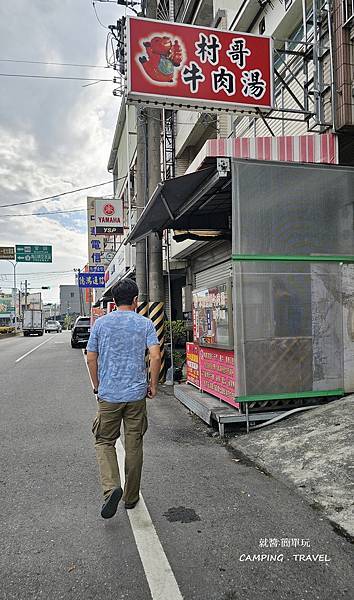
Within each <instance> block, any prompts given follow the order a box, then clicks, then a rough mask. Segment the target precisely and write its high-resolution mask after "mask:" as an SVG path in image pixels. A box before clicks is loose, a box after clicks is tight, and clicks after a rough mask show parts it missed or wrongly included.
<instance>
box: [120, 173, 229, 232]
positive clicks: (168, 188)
mask: <svg viewBox="0 0 354 600" xmlns="http://www.w3.org/2000/svg"><path fill="white" fill-rule="evenodd" d="M230 189H231V180H230V177H229V176H226V177H225V175H224V174H220V173H219V172H218V171H216V169H215V167H209V168H207V169H203V170H200V171H196V172H195V173H189V174H188V175H182V176H181V177H175V178H174V179H169V180H167V181H165V182H164V183H160V184H159V185H158V186H157V188H156V190H155V191H154V193H153V195H152V196H151V198H150V200H149V202H148V204H147V205H146V207H145V208H144V211H143V212H142V214H141V215H140V218H139V219H138V222H137V223H136V225H135V227H134V229H133V231H132V232H131V234H130V235H129V237H128V238H127V240H126V243H134V242H138V241H139V240H142V239H144V238H145V237H146V236H148V235H149V234H150V233H154V232H162V231H163V230H164V229H202V230H206V229H213V230H215V229H218V230H220V231H226V230H229V215H230V213H231V191H230Z"/></svg>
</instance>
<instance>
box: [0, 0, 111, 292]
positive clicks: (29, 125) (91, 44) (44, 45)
mask: <svg viewBox="0 0 354 600" xmlns="http://www.w3.org/2000/svg"><path fill="white" fill-rule="evenodd" d="M10 4H11V6H10ZM101 8H102V10H100V9H101ZM103 9H104V10H103ZM98 10H100V16H101V18H102V20H103V21H104V22H106V23H111V22H115V21H116V20H117V18H119V16H120V14H121V11H122V9H121V8H118V7H117V6H114V5H109V6H104V5H103V4H102V5H101V6H100V7H98ZM0 20H1V23H2V37H1V40H0V57H5V58H6V57H8V58H17V59H27V60H46V61H55V62H72V63H73V62H74V63H85V64H102V65H103V64H105V60H104V47H105V38H106V31H105V30H104V29H103V28H101V27H100V26H99V25H98V23H97V21H96V19H95V16H94V14H93V11H92V4H91V1H90V0H87V1H86V0H75V1H74V2H73V1H72V0H52V1H51V2H47V0H31V2H30V3H28V2H27V1H26V2H25V1H24V0H12V2H11V3H2V5H1V7H0ZM19 24H20V25H19ZM0 64H1V72H7V73H32V74H33V73H37V74H51V75H68V76H87V77H88V76H89V77H96V76H97V77H102V78H105V79H106V78H107V79H110V78H113V75H114V72H113V71H112V70H108V69H106V70H102V71H101V70H94V71H93V70H90V69H78V68H75V69H74V68H72V69H69V68H67V67H66V68H63V67H55V68H54V67H50V66H40V65H23V64H16V63H0ZM1 84H2V94H1V96H0V205H4V204H9V203H14V202H16V203H23V202H25V201H28V200H33V199H36V198H40V197H43V196H49V195H54V194H57V193H60V192H65V191H69V190H71V189H73V186H74V187H84V186H88V185H93V184H95V183H98V182H100V181H105V180H109V179H110V175H108V173H107V171H106V165H107V162H108V157H109V151H110V147H111V143H112V138H113V133H114V127H115V122H116V118H117V112H118V108H119V103H118V102H117V98H115V97H114V96H113V95H112V89H113V84H110V83H99V84H97V85H93V86H89V87H82V84H84V82H80V81H54V80H32V79H15V78H11V79H10V78H9V79H6V78H1ZM111 192H112V187H111V186H105V187H103V188H97V190H95V194H97V195H99V194H100V193H102V194H109V193H111ZM83 206H86V194H85V193H84V192H81V193H75V194H72V195H68V196H64V197H59V198H57V199H55V200H54V201H51V202H43V203H38V204H32V205H31V204H29V205H23V206H21V205H19V206H16V207H11V208H1V206H0V231H1V245H14V244H16V243H17V244H18V243H32V244H52V245H53V263H52V264H51V265H48V264H47V265H41V264H32V265H19V266H18V270H19V271H20V272H22V273H23V274H25V273H26V272H31V273H34V272H35V271H36V272H38V273H39V274H38V275H34V274H33V275H32V277H33V278H34V279H36V280H37V281H38V282H39V281H40V280H41V281H44V280H45V283H43V285H45V284H47V285H50V284H51V283H52V284H53V286H54V289H53V290H51V292H50V293H48V294H47V299H48V300H50V301H54V300H56V299H58V283H60V281H58V278H57V276H55V277H54V276H52V279H51V278H50V275H45V274H43V273H44V272H45V271H59V270H62V271H64V270H69V269H73V268H76V267H82V266H83V264H84V263H85V262H86V260H87V236H86V217H85V216H83V215H84V213H73V214H72V215H69V214H61V215H48V217H39V216H38V217H36V216H28V217H25V218H2V217H1V215H2V214H20V213H31V212H44V211H46V210H47V211H48V210H65V209H73V208H76V207H78V208H81V207H83ZM0 271H1V273H11V267H10V265H8V264H7V263H5V262H2V263H0ZM40 273H42V275H41V274H40ZM70 277H71V276H70V275H65V277H64V279H65V281H64V279H63V282H64V283H69V282H70V281H69V279H70ZM73 282H74V278H73V277H72V283H73ZM0 284H1V281H0ZM3 285H5V284H3Z"/></svg>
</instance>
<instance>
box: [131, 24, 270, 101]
mask: <svg viewBox="0 0 354 600" xmlns="http://www.w3.org/2000/svg"><path fill="white" fill-rule="evenodd" d="M127 22H128V29H127V54H128V56H127V60H128V90H127V91H128V100H134V101H139V100H141V101H145V102H146V101H158V102H159V104H161V103H168V104H173V105H176V106H184V107H187V108H188V107H194V108H195V107H199V108H203V107H205V108H206V109H207V108H209V109H210V108H211V107H213V108H221V109H224V110H237V107H238V106H239V107H261V108H262V107H263V108H271V107H272V102H273V100H272V98H273V65H272V40H271V38H269V37H264V36H258V35H253V34H249V33H237V32H235V31H223V30H220V29H211V28H207V27H195V26H194V25H181V24H179V23H171V22H166V21H153V20H150V19H143V18H139V17H129V18H128V20H127Z"/></svg>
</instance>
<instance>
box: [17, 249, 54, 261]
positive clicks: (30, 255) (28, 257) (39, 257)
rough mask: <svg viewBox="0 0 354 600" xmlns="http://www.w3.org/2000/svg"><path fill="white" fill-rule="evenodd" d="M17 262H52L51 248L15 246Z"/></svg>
mask: <svg viewBox="0 0 354 600" xmlns="http://www.w3.org/2000/svg"><path fill="white" fill-rule="evenodd" d="M16 260H17V262H45V263H47V262H53V259H52V246H25V245H23V246H18V245H16Z"/></svg>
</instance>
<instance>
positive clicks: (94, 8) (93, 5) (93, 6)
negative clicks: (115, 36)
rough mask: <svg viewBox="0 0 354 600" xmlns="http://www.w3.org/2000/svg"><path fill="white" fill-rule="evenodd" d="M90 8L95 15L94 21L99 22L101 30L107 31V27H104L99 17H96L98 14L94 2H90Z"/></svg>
mask: <svg viewBox="0 0 354 600" xmlns="http://www.w3.org/2000/svg"><path fill="white" fill-rule="evenodd" d="M92 8H93V10H94V13H95V15H96V19H97V21H98V22H99V24H100V25H101V27H103V29H108V27H107V25H104V24H103V23H102V21H101V19H100V18H99V16H98V13H97V9H96V5H95V3H94V2H92Z"/></svg>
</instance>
